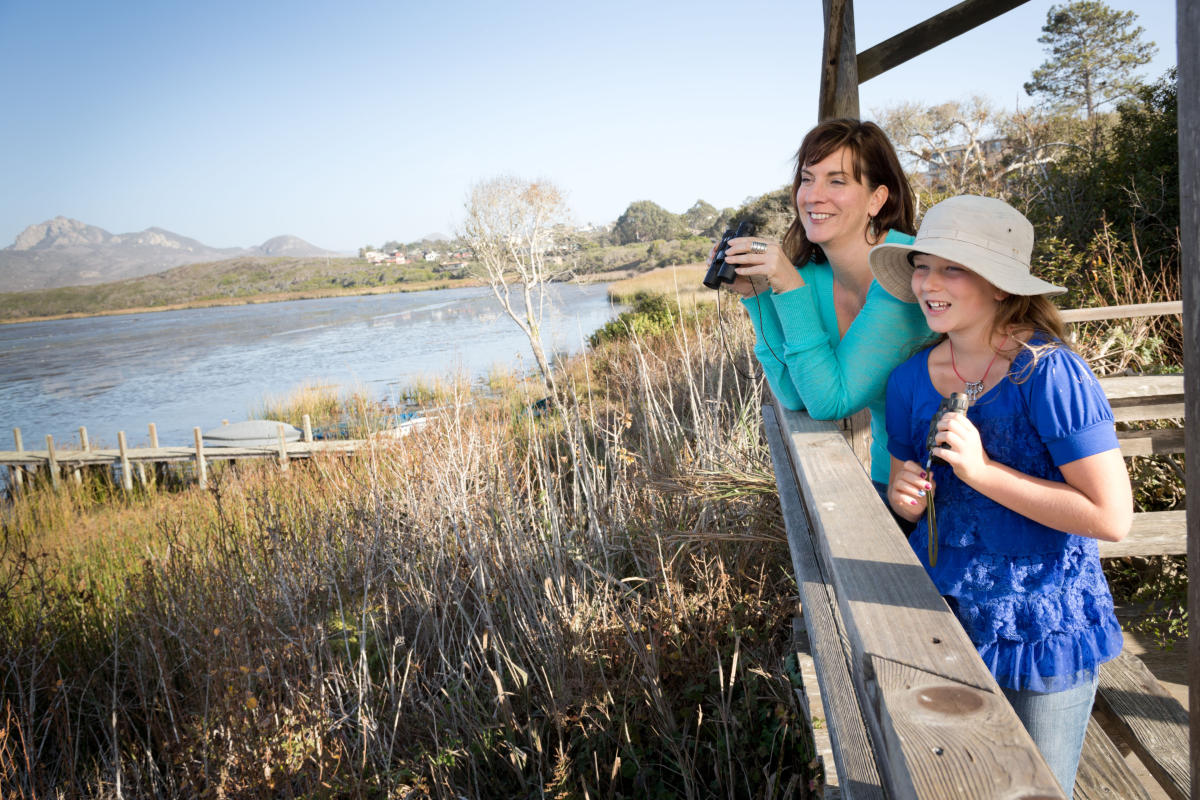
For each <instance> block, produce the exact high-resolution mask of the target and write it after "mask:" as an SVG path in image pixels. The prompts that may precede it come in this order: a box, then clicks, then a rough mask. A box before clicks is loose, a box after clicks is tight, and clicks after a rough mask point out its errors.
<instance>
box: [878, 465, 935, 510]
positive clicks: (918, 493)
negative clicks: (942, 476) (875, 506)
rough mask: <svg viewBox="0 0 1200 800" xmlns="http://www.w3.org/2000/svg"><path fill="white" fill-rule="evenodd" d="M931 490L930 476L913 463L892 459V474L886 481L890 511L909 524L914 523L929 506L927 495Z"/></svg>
mask: <svg viewBox="0 0 1200 800" xmlns="http://www.w3.org/2000/svg"><path fill="white" fill-rule="evenodd" d="M932 488H933V483H932V482H931V479H930V476H928V475H926V474H925V470H924V468H923V467H922V466H921V465H920V464H918V463H917V462H915V461H905V462H900V461H898V460H896V459H895V458H893V459H892V474H891V479H890V480H889V481H888V503H890V504H891V506H892V510H893V511H895V512H896V513H897V514H899V515H900V516H902V517H904V518H905V519H906V520H908V521H909V522H916V521H917V520H918V519H920V518H921V515H922V514H924V513H925V508H926V507H927V506H928V505H929V499H928V497H927V495H928V494H929V490H930V489H932Z"/></svg>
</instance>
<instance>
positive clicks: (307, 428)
mask: <svg viewBox="0 0 1200 800" xmlns="http://www.w3.org/2000/svg"><path fill="white" fill-rule="evenodd" d="M302 419H303V422H302V423H301V424H303V425H304V441H306V442H308V443H309V444H312V420H311V419H309V417H308V414H305V415H304V417H303V418H302Z"/></svg>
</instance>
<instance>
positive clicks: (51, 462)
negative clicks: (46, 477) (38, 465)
mask: <svg viewBox="0 0 1200 800" xmlns="http://www.w3.org/2000/svg"><path fill="white" fill-rule="evenodd" d="M46 468H47V469H48V470H50V485H52V486H53V487H54V488H55V489H57V488H58V459H56V458H55V457H54V437H53V436H51V435H50V434H48V433H47V434H46Z"/></svg>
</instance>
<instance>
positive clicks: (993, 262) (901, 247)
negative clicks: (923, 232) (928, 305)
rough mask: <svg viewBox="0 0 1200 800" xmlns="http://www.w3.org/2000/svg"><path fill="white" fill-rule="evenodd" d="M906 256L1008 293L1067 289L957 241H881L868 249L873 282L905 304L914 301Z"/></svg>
mask: <svg viewBox="0 0 1200 800" xmlns="http://www.w3.org/2000/svg"><path fill="white" fill-rule="evenodd" d="M909 253H929V254H930V255H934V256H938V257H940V258H944V259H946V260H947V261H953V262H954V263H956V264H962V265H963V266H964V267H966V268H967V269H969V270H971V271H972V272H974V273H975V274H976V275H979V276H980V277H982V278H983V279H984V280H986V281H987V282H988V283H990V284H992V285H993V286H995V287H996V288H997V289H1001V290H1003V291H1005V292H1008V293H1009V294H1015V295H1022V296H1031V295H1059V294H1063V293H1065V292H1066V291H1067V290H1066V289H1065V288H1064V287H1062V286H1055V285H1054V284H1052V283H1048V282H1046V281H1044V280H1042V279H1040V278H1035V277H1033V276H1032V275H1030V274H1029V272H1028V271H1027V269H1026V268H1025V266H1024V265H1022V264H1021V263H1019V262H1017V261H1015V260H1013V259H1008V258H1005V257H1003V256H999V255H997V254H995V253H993V252H991V251H989V250H986V249H984V248H982V247H978V246H976V245H973V244H970V243H968V242H964V241H961V240H958V239H940V238H933V237H931V238H926V239H918V240H917V241H915V242H913V243H912V244H899V243H894V242H884V243H883V244H878V245H876V246H875V247H873V248H872V249H871V252H870V253H869V254H868V256H867V261H868V262H869V263H870V265H871V271H872V272H873V273H874V274H875V280H877V281H878V282H879V285H880V286H882V287H883V288H884V290H885V291H886V292H887V293H888V294H890V295H892V296H893V297H895V298H897V299H898V300H903V301H904V302H906V303H915V302H917V296H916V295H915V294H913V290H912V274H913V266H912V264H910V263H909V262H908V254H909Z"/></svg>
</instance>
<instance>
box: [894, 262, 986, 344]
mask: <svg viewBox="0 0 1200 800" xmlns="http://www.w3.org/2000/svg"><path fill="white" fill-rule="evenodd" d="M913 265H914V267H915V268H914V269H913V274H912V290H913V294H915V295H916V296H917V302H918V303H920V304H921V311H923V312H925V322H926V323H927V324H928V325H929V329H930V330H932V331H933V332H934V333H949V332H951V331H957V332H966V331H973V330H975V329H976V328H978V329H979V330H980V331H991V329H992V322H993V320H994V319H995V318H996V312H997V311H998V310H999V308H1000V301H1001V300H1003V299H1004V298H1005V297H1006V296H1007V295H1006V294H1005V293H1004V292H1003V291H1001V290H1000V289H997V288H996V287H995V286H993V285H992V284H990V283H988V281H987V280H985V279H984V278H982V277H980V276H979V275H977V274H976V273H974V272H972V271H971V270H969V269H967V268H966V267H964V266H963V265H962V264H958V263H956V262H954V261H947V260H946V259H944V258H941V257H940V256H934V255H930V254H928V253H918V254H916V255H914V256H913Z"/></svg>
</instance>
